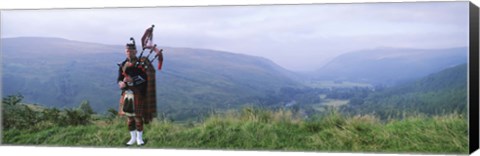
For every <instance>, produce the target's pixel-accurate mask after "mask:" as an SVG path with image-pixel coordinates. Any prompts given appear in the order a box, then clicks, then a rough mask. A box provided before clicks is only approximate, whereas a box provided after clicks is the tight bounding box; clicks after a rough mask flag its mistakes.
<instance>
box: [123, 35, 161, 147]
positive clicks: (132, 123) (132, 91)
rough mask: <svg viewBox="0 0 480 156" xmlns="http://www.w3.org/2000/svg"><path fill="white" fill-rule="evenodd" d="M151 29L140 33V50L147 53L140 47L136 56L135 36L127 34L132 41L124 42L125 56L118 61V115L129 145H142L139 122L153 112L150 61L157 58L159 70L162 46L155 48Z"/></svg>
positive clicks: (140, 124)
mask: <svg viewBox="0 0 480 156" xmlns="http://www.w3.org/2000/svg"><path fill="white" fill-rule="evenodd" d="M152 30H153V26H152V27H151V28H148V29H147V31H146V32H145V34H144V36H143V37H142V47H143V51H144V50H145V49H151V50H150V53H149V54H148V56H143V57H142V55H143V51H142V53H141V54H140V56H139V57H137V56H136V54H137V50H136V45H135V40H134V39H133V38H130V40H131V41H132V43H127V44H126V47H125V54H126V56H127V58H126V59H125V61H123V62H122V63H121V64H118V65H119V70H118V78H117V82H118V86H119V87H120V89H121V90H122V94H121V95H122V96H121V98H120V108H119V111H118V112H119V115H121V116H123V115H125V116H127V125H128V130H129V132H130V140H129V141H128V142H127V143H126V145H127V146H131V145H133V144H135V143H137V145H140V146H141V145H144V144H145V143H144V141H143V138H142V135H143V124H144V123H147V124H148V123H149V122H150V121H152V119H153V117H155V116H156V93H155V69H154V67H153V66H152V62H153V61H155V59H156V58H158V70H161V67H162V62H163V54H162V49H160V50H159V49H158V48H157V47H156V45H154V46H151V45H148V42H150V44H151V39H152ZM153 51H154V52H155V53H156V55H155V57H154V58H153V59H152V60H149V58H148V57H149V56H150V54H151V53H152V52H153Z"/></svg>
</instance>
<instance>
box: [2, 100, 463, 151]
mask: <svg viewBox="0 0 480 156" xmlns="http://www.w3.org/2000/svg"><path fill="white" fill-rule="evenodd" d="M3 135H4V136H3V143H4V144H22V145H44V146H89V147H90V146H91V147H123V144H124V143H125V142H127V140H128V139H129V134H128V130H127V128H126V122H125V121H124V119H123V118H117V119H115V120H113V121H110V122H106V121H103V120H99V121H95V122H94V124H91V125H86V126H69V127H58V126H53V127H51V128H45V129H42V130H40V131H29V130H15V129H9V130H5V131H4V133H3ZM144 138H145V141H146V142H147V144H146V145H145V147H147V148H189V149H192V148H193V149H241V150H287V151H323V152H325V151H329V152H381V153H392V152H394V153H437V154H438V153H441V154H442V153H443V154H452V153H455V154H458V153H461V154H466V153H468V125H467V120H466V119H465V118H464V116H462V115H458V114H450V115H443V116H434V117H427V116H421V115H416V116H411V117H407V118H404V119H402V120H395V119H391V120H389V121H380V120H379V119H378V118H377V117H375V116H372V115H362V116H345V115H342V114H340V113H338V112H337V111H334V110H333V111H332V110H331V111H329V112H328V113H327V114H326V115H322V116H317V117H314V118H309V119H304V118H303V117H302V116H300V115H299V114H297V113H293V112H292V111H289V110H276V111H272V110H263V109H257V108H244V109H242V110H241V111H229V112H227V113H223V114H212V115H211V116H210V117H208V118H207V119H205V120H204V121H202V122H198V123H190V124H179V123H172V122H169V121H167V120H165V121H159V120H154V121H153V122H152V123H151V124H148V125H145V132H144Z"/></svg>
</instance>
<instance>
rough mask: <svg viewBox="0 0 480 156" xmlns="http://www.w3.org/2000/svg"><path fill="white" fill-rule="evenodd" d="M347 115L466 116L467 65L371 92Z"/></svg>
mask: <svg viewBox="0 0 480 156" xmlns="http://www.w3.org/2000/svg"><path fill="white" fill-rule="evenodd" d="M344 110H345V111H347V112H353V113H360V114H370V113H375V114H377V115H379V116H380V117H382V118H389V117H402V116H403V115H404V113H405V112H407V113H410V114H415V113H423V114H429V115H441V114H449V113H454V112H456V113H462V114H466V113H467V65H466V64H461V65H457V66H454V67H451V68H448V69H445V70H442V71H440V72H437V73H433V74H430V75H428V76H426V77H424V78H421V79H419V80H416V81H411V82H407V83H404V84H401V85H397V86H394V87H390V88H385V89H383V90H379V91H376V92H374V93H371V94H369V95H368V97H366V98H365V99H364V100H363V102H360V103H355V104H351V105H349V106H348V107H346V108H345V109H344Z"/></svg>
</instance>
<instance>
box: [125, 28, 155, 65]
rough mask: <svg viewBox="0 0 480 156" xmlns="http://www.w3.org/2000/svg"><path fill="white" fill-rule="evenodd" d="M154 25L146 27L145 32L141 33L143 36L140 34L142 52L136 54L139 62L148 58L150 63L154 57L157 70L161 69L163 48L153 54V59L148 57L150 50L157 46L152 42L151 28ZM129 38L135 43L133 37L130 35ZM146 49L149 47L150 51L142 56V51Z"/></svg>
mask: <svg viewBox="0 0 480 156" xmlns="http://www.w3.org/2000/svg"><path fill="white" fill-rule="evenodd" d="M154 27H155V25H152V26H151V27H150V28H147V30H145V33H143V36H142V52H141V53H140V55H139V56H138V58H139V59H140V60H141V61H140V62H139V63H144V62H145V60H144V59H146V60H148V62H150V63H153V62H154V61H155V60H156V59H158V66H157V68H158V70H161V69H162V64H163V53H162V52H163V49H160V50H159V52H158V53H157V54H155V56H154V57H153V59H151V60H150V59H149V58H150V55H151V54H152V52H153V51H154V50H155V48H156V47H157V44H154V45H153V46H152V44H153V28H154ZM130 40H131V41H132V42H133V44H134V45H135V40H134V39H133V37H130ZM146 49H150V52H149V53H148V55H147V56H146V57H145V58H143V53H144V51H145V50H146Z"/></svg>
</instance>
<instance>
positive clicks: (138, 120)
mask: <svg viewBox="0 0 480 156" xmlns="http://www.w3.org/2000/svg"><path fill="white" fill-rule="evenodd" d="M135 123H136V127H137V145H143V144H145V143H144V142H143V139H142V135H143V119H142V117H135Z"/></svg>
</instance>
